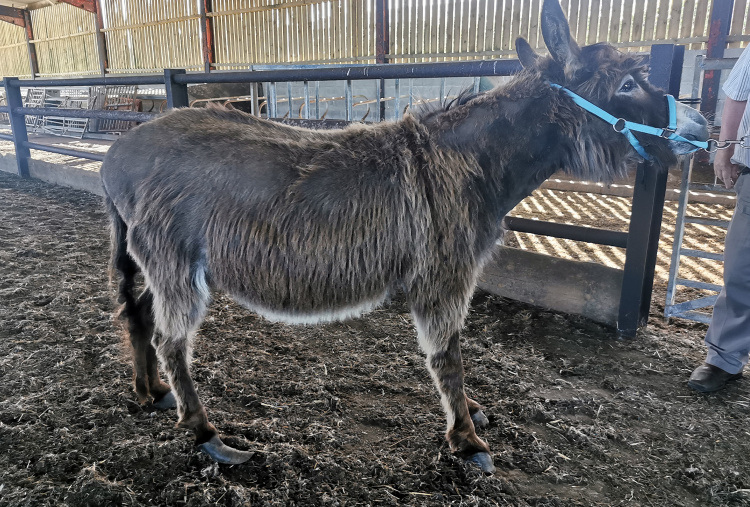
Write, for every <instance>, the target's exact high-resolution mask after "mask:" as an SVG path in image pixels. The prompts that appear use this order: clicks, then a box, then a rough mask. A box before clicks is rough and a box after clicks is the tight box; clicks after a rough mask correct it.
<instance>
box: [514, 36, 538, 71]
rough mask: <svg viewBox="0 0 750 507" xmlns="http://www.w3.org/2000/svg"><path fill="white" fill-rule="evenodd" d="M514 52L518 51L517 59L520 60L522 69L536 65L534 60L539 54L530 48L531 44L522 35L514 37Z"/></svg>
mask: <svg viewBox="0 0 750 507" xmlns="http://www.w3.org/2000/svg"><path fill="white" fill-rule="evenodd" d="M516 53H518V59H519V60H521V65H522V66H523V68H524V69H530V68H533V67H536V60H537V58H539V55H538V54H536V52H535V51H534V50H533V49H531V46H529V43H528V42H526V39H524V38H523V37H519V38H517V39H516Z"/></svg>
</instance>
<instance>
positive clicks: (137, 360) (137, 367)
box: [123, 289, 177, 410]
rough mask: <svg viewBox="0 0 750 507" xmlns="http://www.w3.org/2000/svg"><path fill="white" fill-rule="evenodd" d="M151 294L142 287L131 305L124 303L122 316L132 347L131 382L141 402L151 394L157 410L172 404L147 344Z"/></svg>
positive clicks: (151, 328) (151, 320)
mask: <svg viewBox="0 0 750 507" xmlns="http://www.w3.org/2000/svg"><path fill="white" fill-rule="evenodd" d="M153 305H154V298H153V294H152V293H151V291H150V290H149V289H146V290H145V291H143V293H142V294H141V295H140V296H139V297H138V300H137V301H136V302H135V304H133V305H132V306H130V307H128V306H127V305H126V307H125V310H124V311H123V316H124V317H125V318H126V319H127V321H128V335H129V336H130V344H131V346H132V348H133V384H134V385H135V392H136V395H137V396H138V399H139V400H140V401H141V402H145V401H147V400H148V399H149V397H150V398H153V404H154V406H155V407H156V408H158V409H159V410H167V409H170V408H176V407H177V403H176V401H175V398H174V394H172V390H171V389H170V388H169V386H168V385H167V384H165V383H164V382H162V380H161V378H160V377H159V364H158V360H157V358H156V349H155V348H154V346H153V345H152V344H151V338H152V336H153V334H154V316H153Z"/></svg>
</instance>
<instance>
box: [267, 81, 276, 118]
mask: <svg viewBox="0 0 750 507" xmlns="http://www.w3.org/2000/svg"><path fill="white" fill-rule="evenodd" d="M266 101H267V107H266V111H268V118H276V117H277V116H278V115H277V114H276V83H268V98H267V99H266Z"/></svg>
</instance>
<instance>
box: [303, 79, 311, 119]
mask: <svg viewBox="0 0 750 507" xmlns="http://www.w3.org/2000/svg"><path fill="white" fill-rule="evenodd" d="M303 86H304V88H305V116H304V118H305V119H306V120H309V119H310V83H309V82H308V81H305V82H304V83H303Z"/></svg>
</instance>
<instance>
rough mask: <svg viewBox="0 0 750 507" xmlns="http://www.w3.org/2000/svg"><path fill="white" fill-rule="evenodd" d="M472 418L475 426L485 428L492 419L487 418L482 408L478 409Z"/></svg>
mask: <svg viewBox="0 0 750 507" xmlns="http://www.w3.org/2000/svg"><path fill="white" fill-rule="evenodd" d="M471 420H472V422H473V423H474V427H475V428H484V427H485V426H487V425H488V424H490V420H489V419H487V416H486V415H484V412H482V411H481V410H477V411H476V412H474V413H473V414H471Z"/></svg>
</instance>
